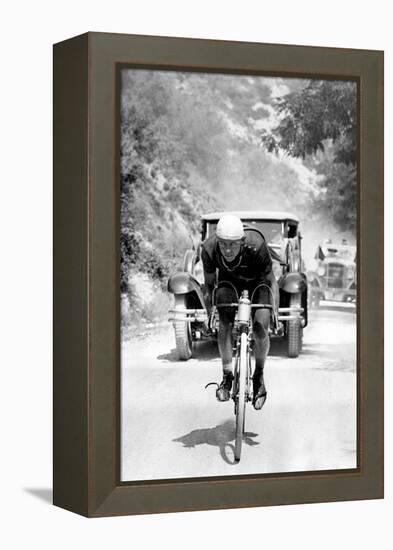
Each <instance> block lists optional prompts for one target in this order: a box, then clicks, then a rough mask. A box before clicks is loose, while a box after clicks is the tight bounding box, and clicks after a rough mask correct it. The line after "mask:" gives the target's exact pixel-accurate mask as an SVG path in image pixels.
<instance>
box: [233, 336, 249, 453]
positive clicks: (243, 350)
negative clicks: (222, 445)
mask: <svg viewBox="0 0 393 550" xmlns="http://www.w3.org/2000/svg"><path fill="white" fill-rule="evenodd" d="M247 347H248V342H247V334H246V333H245V332H243V333H242V335H241V337H240V353H239V357H238V372H237V376H238V394H237V407H236V435H235V460H236V461H237V462H238V461H239V460H240V455H241V452H242V443H243V432H244V423H245V414H246V378H247V366H248V365H247Z"/></svg>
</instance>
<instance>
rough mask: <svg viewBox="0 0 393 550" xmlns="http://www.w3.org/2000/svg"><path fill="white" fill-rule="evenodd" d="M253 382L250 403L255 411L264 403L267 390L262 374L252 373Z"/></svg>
mask: <svg viewBox="0 0 393 550" xmlns="http://www.w3.org/2000/svg"><path fill="white" fill-rule="evenodd" d="M252 383H253V400H252V404H253V406H254V409H255V410H256V411H260V410H261V409H262V407H263V405H264V404H265V401H266V398H267V391H266V387H265V382H264V381H263V374H258V375H257V376H255V375H254V377H253V379H252Z"/></svg>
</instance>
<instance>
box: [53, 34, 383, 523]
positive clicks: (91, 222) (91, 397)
mask: <svg viewBox="0 0 393 550" xmlns="http://www.w3.org/2000/svg"><path fill="white" fill-rule="evenodd" d="M122 64H123V65H132V66H135V67H143V68H153V69H154V68H156V69H157V68H165V69H173V70H199V71H201V70H202V71H203V72H209V71H211V72H228V73H239V74H268V75H271V76H274V75H276V76H305V77H308V78H315V77H320V78H333V77H334V78H345V79H355V80H356V81H357V82H358V89H360V96H359V97H360V101H359V176H358V178H359V181H358V250H359V269H358V288H359V295H358V306H359V307H358V348H357V350H358V403H359V406H358V426H359V429H358V468H357V469H356V470H336V471H331V472H307V473H304V472H303V473H291V474H277V475H261V476H255V475H250V476H242V477H240V476H239V477H232V476H231V477H222V478H206V479H205V478H203V479H202V478H195V479H186V480H165V481H146V482H136V483H127V484H125V483H120V481H119V468H118V465H119V445H118V443H119V429H118V413H119V398H118V395H119V376H118V373H119V356H120V353H119V333H120V327H119V322H120V321H119V320H120V314H119V261H118V249H119V246H118V236H119V216H118V211H119V201H118V198H119V178H118V144H117V139H118V138H117V123H118V120H117V115H116V105H117V100H118V97H117V95H116V80H117V75H118V71H119V67H120V66H121V65H122ZM53 429H54V451H53V452H54V457H53V458H54V472H53V473H54V503H55V504H56V505H58V506H61V507H63V508H66V509H68V510H71V511H73V512H76V513H79V514H83V515H86V516H90V517H98V516H110V515H120V514H146V513H157V512H174V511H188V510H206V509H218V508H236V507H249V506H263V505H278V504H294V503H306V502H307V503H310V502H322V501H339V500H358V499H373V498H382V497H383V52H379V51H366V50H349V49H333V48H314V47H304V46H280V45H272V44H253V43H244V42H225V41H210V40H191V39H183V38H164V37H150V36H132V35H120V34H105V33H87V34H85V35H82V36H79V37H76V38H72V39H70V40H67V41H65V42H61V43H59V44H56V45H55V46H54V415H53Z"/></svg>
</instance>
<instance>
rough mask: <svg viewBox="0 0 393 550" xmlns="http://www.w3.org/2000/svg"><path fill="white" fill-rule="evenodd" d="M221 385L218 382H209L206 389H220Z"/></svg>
mask: <svg viewBox="0 0 393 550" xmlns="http://www.w3.org/2000/svg"><path fill="white" fill-rule="evenodd" d="M219 385H220V384H218V383H217V382H209V383H208V384H206V386H205V389H206V388H208V387H209V386H217V388H218V387H219Z"/></svg>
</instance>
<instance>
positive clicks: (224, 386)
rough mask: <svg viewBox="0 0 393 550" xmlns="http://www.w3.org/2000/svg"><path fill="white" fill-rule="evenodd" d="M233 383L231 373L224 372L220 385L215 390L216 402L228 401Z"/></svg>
mask: <svg viewBox="0 0 393 550" xmlns="http://www.w3.org/2000/svg"><path fill="white" fill-rule="evenodd" d="M232 382H233V374H232V373H231V372H225V373H224V375H223V378H222V382H221V384H220V385H219V386H218V388H217V390H216V397H217V399H218V401H229V398H230V396H231V389H232Z"/></svg>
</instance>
